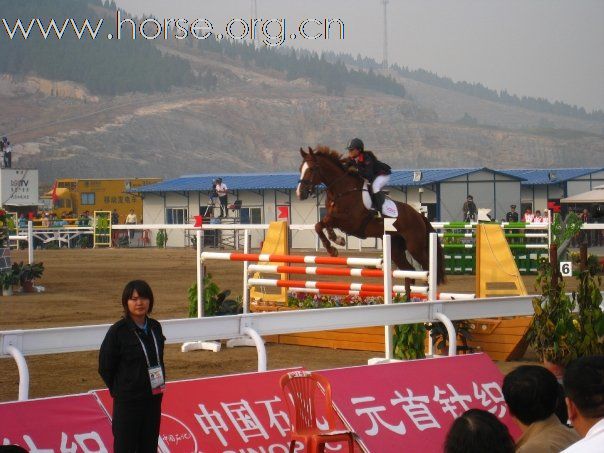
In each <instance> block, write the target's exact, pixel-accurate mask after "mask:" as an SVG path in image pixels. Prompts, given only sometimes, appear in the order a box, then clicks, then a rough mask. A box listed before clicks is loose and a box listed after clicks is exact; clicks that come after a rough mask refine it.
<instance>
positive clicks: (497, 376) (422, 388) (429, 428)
mask: <svg viewBox="0 0 604 453" xmlns="http://www.w3.org/2000/svg"><path fill="white" fill-rule="evenodd" d="M320 373H321V374H323V375H325V376H326V377H327V378H329V380H330V382H331V386H332V391H333V400H334V402H335V404H336V405H337V406H338V408H339V409H340V411H341V412H342V414H343V416H344V418H345V419H346V420H347V422H348V423H349V424H350V425H351V426H352V428H353V430H354V431H355V433H356V434H357V435H358V436H359V438H360V439H361V441H362V443H363V444H364V446H365V447H366V449H367V450H368V451H371V452H379V453H386V452H399V451H426V452H428V451H442V447H443V444H444V440H445V437H446V434H447V432H448V430H449V427H450V426H451V424H452V423H453V420H454V419H455V418H457V417H458V416H460V415H461V414H462V413H463V412H465V411H466V410H467V409H472V408H477V409H484V410H487V411H489V412H491V413H493V414H495V415H496V416H497V417H499V418H500V419H501V421H502V422H503V423H504V424H505V425H507V426H508V428H509V429H510V432H511V434H512V436H513V437H514V438H517V437H519V435H520V430H519V428H518V426H517V425H516V424H515V422H514V421H513V420H512V418H511V417H510V415H509V411H508V408H507V406H506V404H505V402H504V400H503V394H502V392H501V383H502V381H503V376H502V375H501V373H500V372H499V370H498V369H497V367H496V366H495V364H494V363H493V362H492V360H491V359H489V357H488V356H487V355H485V354H471V355H461V356H455V357H443V358H438V359H426V360H413V361H408V362H400V363H391V364H384V365H371V366H361V367H356V368H341V369H336V370H325V371H320Z"/></svg>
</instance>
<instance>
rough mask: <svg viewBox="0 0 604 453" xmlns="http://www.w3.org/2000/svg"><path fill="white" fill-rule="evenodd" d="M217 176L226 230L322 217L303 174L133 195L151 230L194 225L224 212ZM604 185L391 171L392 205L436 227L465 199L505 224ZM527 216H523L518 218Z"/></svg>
mask: <svg viewBox="0 0 604 453" xmlns="http://www.w3.org/2000/svg"><path fill="white" fill-rule="evenodd" d="M217 176H220V177H221V178H222V179H223V182H224V183H225V184H226V185H227V187H228V188H229V205H233V204H234V202H235V201H238V206H234V207H239V205H240V209H231V210H229V215H228V218H226V219H222V220H221V222H222V223H228V222H233V223H246V224H258V223H269V222H271V221H275V220H280V219H286V220H289V222H290V223H292V224H314V223H316V222H317V221H318V220H319V219H320V218H321V217H322V216H323V215H324V214H325V208H324V203H325V194H324V192H323V191H319V193H318V196H316V197H311V198H309V199H307V200H304V201H300V200H298V199H297V198H296V186H297V184H298V180H299V178H300V175H299V174H298V173H297V172H289V173H270V172H267V173H245V174H242V173H234V174H221V175H216V174H199V175H185V176H181V177H179V178H175V179H171V180H165V181H162V182H160V183H157V184H152V185H148V186H144V187H141V188H138V189H136V190H137V192H138V193H139V194H140V195H141V196H143V220H144V223H146V224H161V223H189V222H190V221H191V219H192V218H193V216H195V215H202V216H204V218H205V221H209V218H210V216H211V215H214V217H216V216H217V214H218V213H219V212H220V210H219V209H218V208H217V206H218V205H217V204H216V205H214V206H212V205H209V202H210V198H209V194H210V190H211V187H212V182H213V180H214V179H215V178H216V177H217ZM601 184H604V169H603V168H595V169H593V168H591V169H512V170H493V169H490V168H425V169H402V170H393V173H392V176H391V179H390V185H389V186H388V187H387V189H388V190H389V192H390V195H389V196H390V197H391V198H392V199H394V200H398V201H402V202H406V203H409V204H411V205H413V206H414V207H416V208H417V209H419V208H420V206H421V207H423V210H424V211H425V212H426V213H427V216H428V218H429V219H430V220H432V221H456V220H462V219H463V213H462V206H463V203H464V201H465V200H466V197H467V195H472V196H473V197H474V202H475V203H476V205H477V206H478V208H484V209H489V210H490V216H491V217H492V218H493V219H502V218H504V217H505V214H506V212H507V211H508V210H509V207H510V205H511V204H515V205H517V206H521V207H526V206H530V207H531V208H532V209H534V210H535V209H540V210H544V209H545V208H546V206H547V202H548V201H550V200H559V199H560V198H562V197H565V196H570V195H573V194H576V193H581V192H584V191H586V190H590V189H591V188H592V187H595V186H597V185H601ZM521 212H522V211H521ZM263 238H264V234H263V232H261V231H256V232H253V233H252V246H254V247H256V246H258V245H259V244H260V242H261V241H262V240H263ZM169 241H170V242H169V245H171V246H177V245H184V244H185V243H186V242H187V239H186V238H185V237H179V236H178V235H177V234H176V233H173V234H171V235H170V238H169ZM316 243H317V239H316V236H315V234H314V232H313V231H300V232H292V237H291V245H292V247H293V248H312V247H315V244H316ZM349 245H350V246H352V247H353V248H356V247H357V246H359V247H360V246H363V247H365V246H367V247H369V246H374V245H375V240H374V239H367V240H364V241H360V240H357V239H356V238H353V239H350V241H349Z"/></svg>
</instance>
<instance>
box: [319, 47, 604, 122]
mask: <svg viewBox="0 0 604 453" xmlns="http://www.w3.org/2000/svg"><path fill="white" fill-rule="evenodd" d="M326 58H327V60H328V61H343V62H345V63H346V64H348V65H354V66H356V67H358V68H361V69H364V70H372V69H377V68H382V67H383V65H382V64H381V63H378V62H376V61H375V60H374V59H372V58H368V57H362V56H361V55H357V56H356V57H353V56H352V55H349V54H337V55H336V54H335V53H333V52H331V53H327V54H326ZM390 69H391V70H393V71H395V72H396V73H398V74H400V75H401V76H403V77H407V78H409V79H412V80H417V81H418V82H423V83H426V84H428V85H432V86H436V87H440V88H446V89H448V90H452V91H457V92H459V93H464V94H468V95H470V96H474V97H477V98H480V99H485V100H489V101H494V102H499V103H502V104H507V105H512V106H516V107H522V108H525V109H528V110H533V111H536V112H541V113H552V114H555V115H562V116H568V117H573V118H579V119H584V120H590V121H604V111H602V110H600V109H598V110H593V111H591V112H588V111H587V110H585V108H583V107H578V106H576V105H570V104H567V103H565V102H561V101H554V102H552V101H549V100H547V99H545V98H540V97H539V98H535V97H531V96H517V95H515V94H510V93H508V91H507V90H501V91H499V92H498V91H497V90H493V89H490V88H488V87H486V86H484V85H483V84H481V83H471V82H464V81H461V82H454V81H453V80H452V79H450V78H449V77H443V76H439V75H438V74H436V73H433V72H431V71H426V70H425V69H415V70H412V69H409V68H408V67H405V66H399V65H397V64H394V65H392V66H391V67H390Z"/></svg>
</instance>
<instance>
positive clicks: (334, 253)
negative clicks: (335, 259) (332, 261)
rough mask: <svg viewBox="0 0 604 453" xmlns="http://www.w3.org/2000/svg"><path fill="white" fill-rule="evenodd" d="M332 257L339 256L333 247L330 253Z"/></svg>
mask: <svg viewBox="0 0 604 453" xmlns="http://www.w3.org/2000/svg"><path fill="white" fill-rule="evenodd" d="M327 252H328V253H329V255H330V256H338V249H336V248H333V247H331V248H330V249H329V250H328V251H327Z"/></svg>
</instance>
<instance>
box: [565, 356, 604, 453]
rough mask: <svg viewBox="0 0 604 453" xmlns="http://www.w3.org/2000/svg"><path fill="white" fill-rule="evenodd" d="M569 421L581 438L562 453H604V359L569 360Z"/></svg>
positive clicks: (567, 373)
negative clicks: (603, 452)
mask: <svg viewBox="0 0 604 453" xmlns="http://www.w3.org/2000/svg"><path fill="white" fill-rule="evenodd" d="M563 383H564V391H565V392H566V407H567V408H568V419H569V420H570V422H571V424H572V425H573V428H574V429H575V430H576V431H577V433H578V434H579V435H580V436H581V437H582V438H583V439H581V440H579V441H578V442H576V443H574V444H573V445H571V446H570V447H568V448H567V449H566V450H564V453H596V452H598V453H602V451H604V356H602V355H600V356H586V357H580V358H578V359H576V360H574V361H572V362H571V363H570V364H569V365H568V367H567V368H566V370H565V371H564V381H563Z"/></svg>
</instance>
